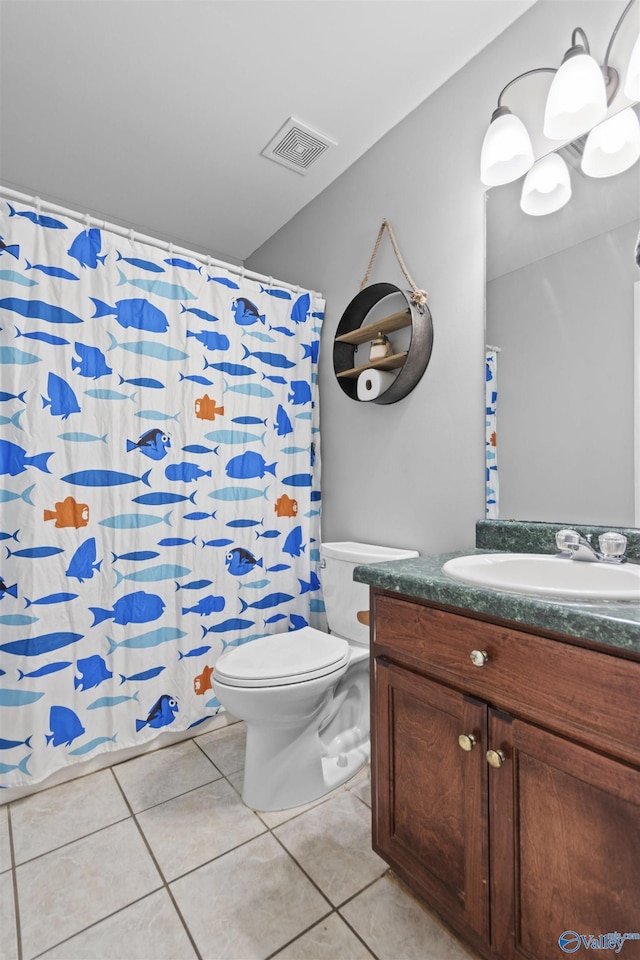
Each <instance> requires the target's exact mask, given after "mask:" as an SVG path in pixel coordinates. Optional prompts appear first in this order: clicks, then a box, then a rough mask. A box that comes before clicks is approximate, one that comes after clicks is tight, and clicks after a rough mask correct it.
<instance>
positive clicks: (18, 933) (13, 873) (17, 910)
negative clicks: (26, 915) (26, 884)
mask: <svg viewBox="0 0 640 960" xmlns="http://www.w3.org/2000/svg"><path fill="white" fill-rule="evenodd" d="M7 831H8V833H9V852H10V860H11V883H12V886H13V911H14V920H15V930H16V948H17V951H18V958H17V960H22V955H23V954H22V927H21V925H20V903H19V901H18V874H17V870H16V858H15V849H14V845H13V822H12V819H11V804H10V803H9V804H7Z"/></svg>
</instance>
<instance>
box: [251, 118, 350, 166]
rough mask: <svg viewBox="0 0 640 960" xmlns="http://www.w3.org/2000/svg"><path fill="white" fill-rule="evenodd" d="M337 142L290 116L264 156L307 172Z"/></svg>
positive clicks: (269, 144) (265, 150)
mask: <svg viewBox="0 0 640 960" xmlns="http://www.w3.org/2000/svg"><path fill="white" fill-rule="evenodd" d="M335 146H337V144H336V143H335V141H334V140H330V139H329V137H325V136H324V134H322V133H318V131H317V130H312V128H311V127H308V126H307V125H306V123H301V122H300V121H299V120H296V119H295V117H289V119H288V120H287V122H286V123H285V124H284V125H283V126H282V127H280V129H279V130H278V132H277V133H276V135H275V137H274V138H273V139H272V140H270V141H269V143H268V144H267V145H266V147H265V148H264V150H263V151H262V156H263V157H267V159H268V160H275V162H276V163H281V164H282V166H283V167H288V168H289V170H295V171H296V173H302V174H305V173H306V172H307V170H308V169H309V167H310V166H312V164H314V163H315V162H316V160H317V159H318V158H319V157H321V156H322V154H323V153H325V152H326V151H327V150H328V149H329V147H335Z"/></svg>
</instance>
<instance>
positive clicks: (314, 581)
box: [298, 570, 321, 594]
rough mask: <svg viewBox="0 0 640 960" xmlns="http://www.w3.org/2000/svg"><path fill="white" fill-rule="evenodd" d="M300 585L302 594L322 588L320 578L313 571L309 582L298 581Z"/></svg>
mask: <svg viewBox="0 0 640 960" xmlns="http://www.w3.org/2000/svg"><path fill="white" fill-rule="evenodd" d="M298 583H299V584H300V593H301V594H303V593H308V592H309V591H310V590H319V589H320V587H321V583H320V578H319V577H318V575H317V573H314V572H313V570H312V571H311V575H310V577H309V581H308V582H307V581H306V580H298Z"/></svg>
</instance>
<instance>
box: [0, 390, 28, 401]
mask: <svg viewBox="0 0 640 960" xmlns="http://www.w3.org/2000/svg"><path fill="white" fill-rule="evenodd" d="M26 395H27V391H26V390H23V391H22V393H7V392H6V391H5V390H0V403H6V402H7V401H8V400H19V401H20V403H26V400H25V397H26Z"/></svg>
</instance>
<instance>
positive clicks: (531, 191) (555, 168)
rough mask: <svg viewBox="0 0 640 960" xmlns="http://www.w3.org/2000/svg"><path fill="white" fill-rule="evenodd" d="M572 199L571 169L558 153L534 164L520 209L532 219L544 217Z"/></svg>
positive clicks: (525, 184)
mask: <svg viewBox="0 0 640 960" xmlns="http://www.w3.org/2000/svg"><path fill="white" fill-rule="evenodd" d="M570 197H571V179H570V177H569V168H568V167H567V165H566V163H565V162H564V160H563V159H562V157H559V156H558V154H557V153H550V154H548V156H546V157H542V159H541V160H538V161H537V163H534V165H533V166H532V168H531V170H530V171H529V173H528V174H527V175H526V177H525V178H524V183H523V184H522V196H521V197H520V207H521V209H522V210H523V211H524V213H528V214H530V216H532V217H543V216H545V215H546V214H547V213H553V212H554V211H555V210H559V209H560V207H564V205H565V203H567V202H568V201H569V198H570Z"/></svg>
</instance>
